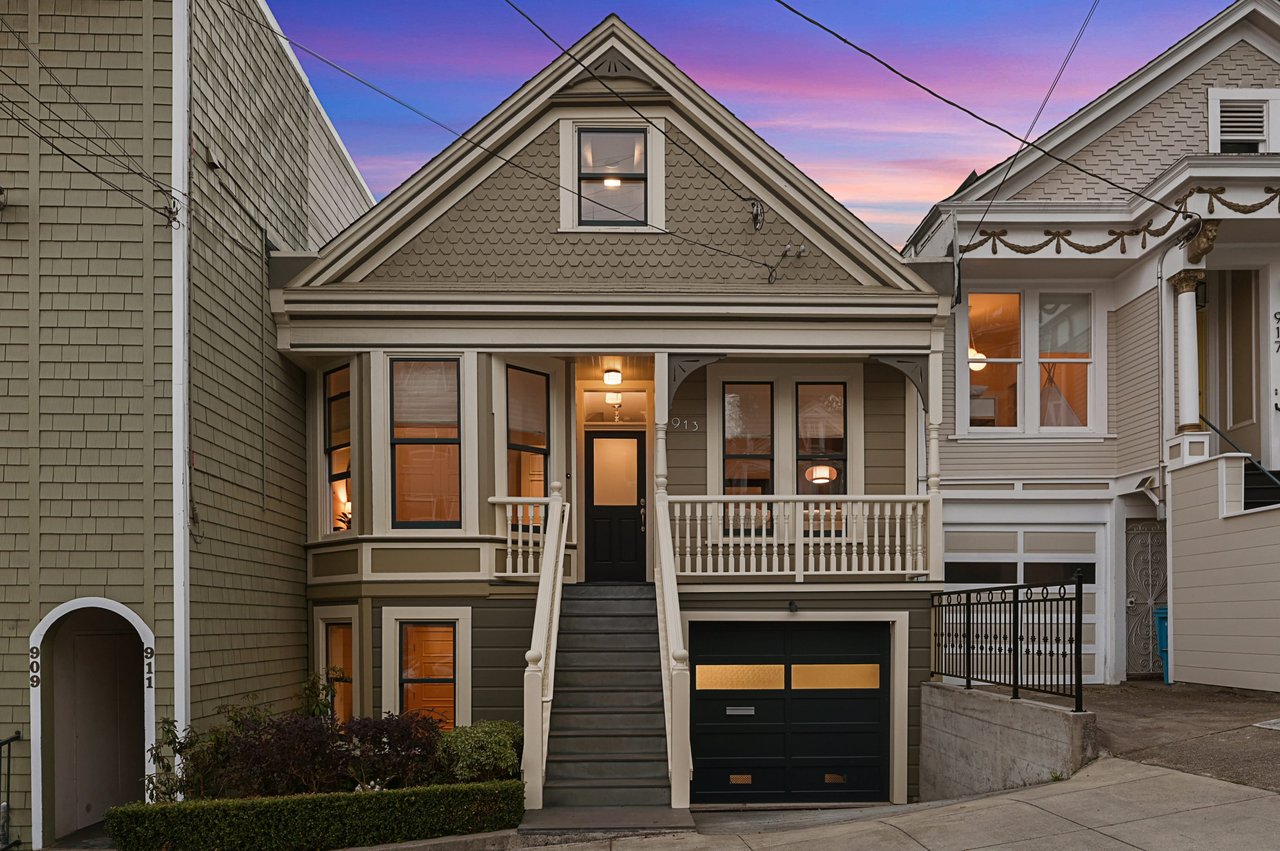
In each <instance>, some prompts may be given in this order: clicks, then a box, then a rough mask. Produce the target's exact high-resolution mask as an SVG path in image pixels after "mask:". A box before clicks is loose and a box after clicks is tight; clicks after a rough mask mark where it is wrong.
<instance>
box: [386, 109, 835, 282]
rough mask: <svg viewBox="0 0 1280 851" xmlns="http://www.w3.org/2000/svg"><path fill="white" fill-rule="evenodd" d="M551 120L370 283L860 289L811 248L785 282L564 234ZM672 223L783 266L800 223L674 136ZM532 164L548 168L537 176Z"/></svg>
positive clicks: (656, 242) (701, 255)
mask: <svg viewBox="0 0 1280 851" xmlns="http://www.w3.org/2000/svg"><path fill="white" fill-rule="evenodd" d="M668 132H669V133H670V135H671V138H672V139H675V140H677V141H679V143H680V145H681V146H683V147H684V148H685V149H687V150H688V151H690V152H692V153H694V154H695V155H696V156H698V158H699V159H701V160H702V161H703V162H712V161H714V158H713V157H711V156H710V155H709V154H708V153H707V152H706V151H703V150H700V149H699V148H698V147H697V146H696V145H694V144H693V142H691V141H690V140H689V139H688V138H687V137H686V136H684V135H683V134H682V133H680V132H679V131H678V130H675V129H669V131H668ZM559 136H560V134H559V129H558V127H555V126H553V127H551V128H549V129H547V130H546V131H545V132H543V133H542V134H541V135H539V136H538V137H537V138H536V139H534V140H533V141H532V142H530V143H529V145H528V146H527V147H525V149H524V150H523V151H521V152H520V153H518V154H516V155H515V156H514V157H512V164H508V165H503V166H501V167H500V168H499V169H498V170H497V171H496V172H494V173H493V174H492V175H491V176H490V177H488V178H487V179H486V180H485V181H484V182H483V183H482V184H481V185H480V186H479V187H477V188H476V189H474V190H473V191H472V192H471V193H470V194H468V195H467V196H466V197H465V198H463V199H462V200H461V201H459V202H458V203H457V204H455V205H454V206H453V207H452V209H450V210H449V211H447V212H446V213H444V214H443V215H442V216H441V217H440V218H439V219H437V220H436V221H435V222H434V223H432V225H431V226H430V227H428V228H427V229H426V230H425V231H424V232H423V233H422V234H420V235H419V236H417V237H415V238H414V239H413V240H412V241H410V243H409V244H408V245H407V246H406V247H405V248H404V249H403V250H401V251H400V252H399V253H397V254H396V255H394V256H392V257H391V258H389V259H388V260H387V261H386V262H384V263H383V264H382V265H381V266H379V267H377V268H376V269H374V270H373V271H372V272H371V273H370V274H369V275H368V277H367V278H366V282H367V283H370V284H375V283H376V284H381V285H385V284H406V285H413V286H414V287H415V288H417V287H422V286H423V285H424V284H425V285H428V286H427V288H428V289H430V290H433V291H465V292H474V291H476V290H477V289H487V290H490V291H494V292H502V293H505V292H508V291H509V290H510V288H511V287H512V286H513V285H520V287H521V289H526V288H527V282H530V281H534V282H538V281H544V282H546V281H554V282H555V287H556V291H557V292H561V293H566V292H597V291H598V290H599V286H600V283H601V282H607V283H608V284H609V288H610V291H612V292H644V293H646V294H651V295H652V294H659V293H686V292H703V293H723V292H724V291H725V290H726V289H728V290H730V291H733V292H740V293H752V294H758V295H766V294H774V295H777V294H782V293H802V294H807V295H816V294H820V293H830V292H846V293H847V292H849V291H851V290H858V289H860V285H859V284H858V283H857V282H856V281H854V280H853V279H852V278H851V277H850V276H849V275H848V274H847V273H846V272H845V271H844V270H843V269H841V268H840V267H839V266H838V265H837V264H836V263H834V262H833V261H832V260H831V259H830V258H828V257H826V256H825V255H824V254H823V253H822V252H821V251H819V250H817V249H816V248H814V246H813V245H810V246H809V252H808V254H807V255H806V256H805V257H802V258H792V259H789V260H787V261H786V262H785V263H784V264H783V267H782V269H781V270H780V271H779V274H778V280H777V283H776V284H773V285H770V284H769V283H768V280H767V277H768V276H767V274H766V271H765V270H764V269H763V268H761V267H760V266H758V265H755V264H753V263H747V262H745V261H743V260H739V259H737V258H734V257H730V256H728V255H725V254H722V253H718V252H715V251H710V250H708V249H705V248H700V247H698V246H696V245H693V244H691V243H688V242H683V241H681V240H679V239H676V238H675V237H671V236H665V235H662V234H616V233H603V234H601V233H596V234H590V233H558V230H559V227H560V198H559V189H558V188H557V186H558V184H559V183H560V164H559V160H560V140H559ZM666 145H667V148H666V163H667V165H666V186H667V200H666V206H667V227H668V228H669V229H670V230H672V231H674V232H676V233H680V234H683V235H686V236H689V237H691V238H693V239H695V240H697V241H699V242H706V243H710V244H714V245H715V246H717V247H718V248H721V249H724V250H726V251H732V252H735V253H740V254H743V255H745V256H747V257H750V258H752V259H755V260H758V261H760V262H762V263H769V264H772V263H775V262H777V259H778V258H779V257H781V256H782V250H783V248H784V247H785V246H786V245H787V244H788V243H794V242H796V240H797V239H798V237H797V236H796V232H795V230H794V229H793V228H792V227H791V226H790V225H788V224H787V223H786V222H784V221H782V220H781V218H780V217H779V215H778V214H777V213H776V212H770V214H769V215H768V216H767V217H766V221H765V225H764V227H763V229H762V230H760V231H759V232H757V231H756V230H755V229H754V227H753V226H752V223H751V215H750V211H749V210H748V208H747V205H746V204H745V203H743V202H742V201H741V200H739V199H738V198H737V197H735V196H734V195H731V194H730V193H729V191H728V190H727V189H725V188H724V187H723V186H721V185H720V184H719V182H717V181H716V180H715V179H714V178H712V177H710V176H709V175H708V174H707V173H706V171H704V170H703V169H701V168H699V167H698V165H697V164H696V163H694V162H693V160H692V159H690V157H689V156H688V155H687V154H685V153H684V152H682V151H681V150H680V149H679V148H677V147H676V146H675V145H674V144H673V143H672V142H671V141H667V142H666ZM522 169H528V170H529V171H533V172H536V173H537V174H540V175H543V176H545V177H546V178H547V179H548V180H550V181H551V182H550V183H548V182H546V180H539V179H538V178H535V177H533V176H531V175H530V174H528V173H527V172H525V171H522Z"/></svg>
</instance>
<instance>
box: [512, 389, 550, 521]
mask: <svg viewBox="0 0 1280 851" xmlns="http://www.w3.org/2000/svg"><path fill="white" fill-rule="evenodd" d="M507 443H516V444H519V445H521V446H534V447H537V448H540V449H545V448H546V447H547V376H545V375H543V374H541V373H538V372H528V371H526V370H523V369H510V368H508V369H507ZM539 496H541V494H539Z"/></svg>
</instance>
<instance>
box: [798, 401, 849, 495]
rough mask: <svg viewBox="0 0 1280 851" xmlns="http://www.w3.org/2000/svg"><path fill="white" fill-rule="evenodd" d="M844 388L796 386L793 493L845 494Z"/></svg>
mask: <svg viewBox="0 0 1280 851" xmlns="http://www.w3.org/2000/svg"><path fill="white" fill-rule="evenodd" d="M845 447H846V442H845V387H844V385H843V384H803V383H800V384H796V493H798V494H837V493H845V492H846V490H847V487H848V486H847V484H846V483H847V481H848V476H846V475H845V474H846V472H847V464H846V449H845Z"/></svg>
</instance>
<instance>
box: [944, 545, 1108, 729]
mask: <svg viewBox="0 0 1280 851" xmlns="http://www.w3.org/2000/svg"><path fill="white" fill-rule="evenodd" d="M931 617H932V621H933V624H932V625H933V662H932V672H933V674H934V675H935V676H936V675H941V676H944V677H955V678H957V679H962V680H964V685H965V688H972V687H973V684H974V683H975V682H977V683H989V684H991V685H998V686H1007V687H1008V688H1010V689H1012V690H1013V697H1014V698H1015V699H1016V698H1018V697H1019V696H1020V692H1022V691H1035V692H1041V693H1043V694H1053V695H1058V696H1060V697H1070V698H1075V711H1076V712H1083V711H1084V688H1083V681H1084V656H1083V654H1082V652H1081V650H1082V645H1083V644H1084V577H1083V575H1082V574H1081V572H1080V571H1076V575H1075V578H1074V581H1073V582H1071V583H1068V584H1054V585H1004V586H1001V587H999V588H979V589H973V590H969V591H942V592H939V593H936V594H934V595H933V605H932V613H931Z"/></svg>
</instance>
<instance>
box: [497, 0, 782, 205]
mask: <svg viewBox="0 0 1280 851" xmlns="http://www.w3.org/2000/svg"><path fill="white" fill-rule="evenodd" d="M503 2H504V3H506V4H507V5H508V6H510V7H511V8H512V9H514V10H515V11H516V13H517V14H518V15H520V17H522V18H524V19H525V20H526V21H528V22H529V23H530V24H532V25H533V28H534V29H536V30H537V31H538V32H540V33H542V35H543V37H545V38H546V39H547V41H549V42H551V43H552V44H554V45H555V46H556V49H558V50H559V51H560V52H561V53H562V54H564V55H565V56H567V57H569V58H570V59H572V60H573V61H574V63H575V64H577V66H578V67H579V68H581V69H582V70H583V71H586V72H587V73H588V74H590V75H591V78H592V79H593V80H595V81H596V82H597V83H599V84H600V85H602V86H604V87H605V89H606V90H608V92H609V94H611V95H613V96H614V97H616V98H617V99H618V100H619V101H621V102H622V104H623V106H625V107H627V108H628V109H630V110H631V111H632V112H634V113H635V114H636V115H637V116H639V117H640V118H641V119H642V120H643V121H644V122H645V123H647V124H648V125H649V126H650V127H652V128H653V129H654V130H657V131H658V132H659V133H661V134H662V135H663V137H664V138H666V139H667V140H669V141H670V142H671V143H672V144H673V145H675V146H676V147H677V148H679V149H680V151H681V152H682V153H684V155H685V156H687V157H688V158H689V159H691V160H693V161H694V162H695V163H697V164H698V166H699V167H701V168H702V170H703V171H705V172H706V173H707V174H709V175H711V176H712V177H714V178H715V179H716V180H718V181H719V182H720V185H721V186H723V187H724V188H725V189H727V190H729V192H731V193H733V195H735V196H736V197H737V199H738V200H739V201H742V202H744V203H747V204H750V205H751V213H752V221H753V222H754V224H755V228H756V230H760V228H761V226H762V225H763V224H764V202H763V201H761V200H760V199H759V198H754V197H747V196H746V195H743V194H742V193H741V192H739V191H738V190H736V189H734V188H733V187H732V186H730V185H729V182H728V181H727V180H725V178H724V177H723V176H721V175H719V174H717V173H716V172H714V171H712V170H711V167H710V166H708V165H707V164H706V163H704V162H703V161H702V160H701V159H699V158H698V157H697V156H696V155H694V154H693V153H692V152H691V151H689V149H688V148H686V147H685V146H684V145H682V144H680V141H679V140H678V139H675V138H673V137H672V136H671V135H670V134H668V133H667V131H666V130H664V129H662V128H661V127H659V126H658V125H657V123H656V122H654V121H653V119H651V118H649V117H648V116H647V115H645V114H644V113H642V112H641V111H640V110H639V109H637V108H636V107H635V105H633V104H632V103H631V102H630V101H629V100H627V99H626V97H624V96H623V95H622V94H621V93H620V92H619V91H618V90H617V89H615V88H613V86H610V85H609V84H608V83H607V82H605V80H604V79H603V78H602V77H600V75H598V74H597V73H596V72H595V71H592V70H591V69H590V68H589V67H587V64H586V63H585V62H583V61H582V60H581V59H579V58H578V57H577V56H575V55H574V54H573V53H571V52H570V51H569V48H567V47H565V46H564V45H563V44H561V43H560V42H559V41H557V40H556V37H555V36H553V35H552V34H551V33H549V32H547V31H546V30H545V29H544V28H543V27H542V26H541V25H540V24H539V23H538V22H537V21H535V20H534V19H533V18H532V17H530V16H529V13H528V12H526V11H525V10H524V9H521V8H520V7H519V6H517V5H516V4H515V3H514V2H513V0H503ZM757 211H759V212H757Z"/></svg>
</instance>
